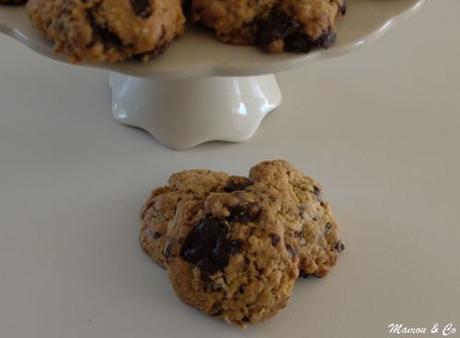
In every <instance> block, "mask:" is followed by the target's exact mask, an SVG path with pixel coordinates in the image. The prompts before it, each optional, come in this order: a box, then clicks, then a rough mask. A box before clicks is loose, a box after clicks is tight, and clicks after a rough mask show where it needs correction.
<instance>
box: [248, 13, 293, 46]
mask: <svg viewBox="0 0 460 338" xmlns="http://www.w3.org/2000/svg"><path fill="white" fill-rule="evenodd" d="M299 26H300V25H299V23H298V22H297V21H295V20H293V19H291V18H290V17H289V16H287V15H286V14H284V13H282V12H279V13H276V14H274V15H271V16H270V17H269V18H268V19H266V20H264V21H261V22H259V23H258V24H257V33H256V43H257V44H259V45H262V46H266V45H269V44H270V43H271V42H272V41H274V40H277V39H284V38H285V37H287V36H289V35H291V34H294V32H295V31H296V30H297V28H299Z"/></svg>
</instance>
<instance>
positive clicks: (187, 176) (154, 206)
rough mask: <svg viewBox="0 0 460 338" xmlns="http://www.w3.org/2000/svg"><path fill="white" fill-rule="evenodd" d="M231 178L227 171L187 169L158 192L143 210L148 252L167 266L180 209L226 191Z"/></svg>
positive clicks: (144, 241)
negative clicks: (171, 228)
mask: <svg viewBox="0 0 460 338" xmlns="http://www.w3.org/2000/svg"><path fill="white" fill-rule="evenodd" d="M228 179H229V176H228V175H227V174H225V173H223V172H216V171H210V170H200V169H196V170H186V171H182V172H179V173H176V174H173V175H172V176H171V177H170V178H169V181H168V183H169V184H168V185H167V186H164V187H160V188H157V189H154V190H153V191H152V193H151V195H150V197H149V198H148V200H147V202H146V203H145V205H144V207H143V208H142V211H141V231H140V238H139V241H140V245H141V247H142V248H143V249H144V251H145V253H146V254H147V255H148V256H150V257H151V258H152V259H153V261H154V262H156V263H157V264H159V265H160V266H162V267H166V261H165V258H164V255H163V253H164V246H165V241H166V237H167V232H168V225H169V223H170V222H171V221H172V220H173V219H174V217H175V214H176V210H177V208H178V207H179V206H180V205H181V204H183V203H185V202H187V201H190V200H193V201H196V202H197V203H200V202H201V201H203V200H204V198H205V197H206V196H207V195H208V194H209V193H211V192H214V191H223V190H224V188H225V186H226V184H227V181H228ZM229 183H230V182H229Z"/></svg>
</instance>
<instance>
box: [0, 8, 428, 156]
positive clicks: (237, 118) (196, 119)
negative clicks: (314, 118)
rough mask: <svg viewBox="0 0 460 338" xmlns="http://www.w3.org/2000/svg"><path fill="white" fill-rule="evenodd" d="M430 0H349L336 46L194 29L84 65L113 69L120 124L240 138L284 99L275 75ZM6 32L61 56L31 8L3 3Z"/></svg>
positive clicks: (178, 143)
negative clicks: (231, 38) (258, 41)
mask: <svg viewBox="0 0 460 338" xmlns="http://www.w3.org/2000/svg"><path fill="white" fill-rule="evenodd" d="M424 1H425V0H390V1H379V0H349V1H348V9H349V10H348V13H347V15H346V16H345V17H344V18H341V19H340V20H339V22H338V25H337V27H336V32H337V35H338V40H337V43H336V44H335V45H334V46H332V47H331V48H329V49H327V50H317V51H314V52H312V53H310V54H301V55H299V54H288V53H283V54H276V55H268V54H264V53H262V52H260V51H259V50H258V49H257V48H254V47H240V46H231V45H225V44H222V43H219V42H218V41H216V40H215V39H214V38H213V37H212V36H210V34H208V33H207V32H203V31H201V30H197V29H194V28H188V29H187V32H186V34H185V35H184V36H183V37H182V38H180V39H178V40H177V41H174V42H173V43H172V45H171V47H170V48H169V49H168V50H167V51H166V52H165V54H163V55H161V56H160V57H158V58H156V59H154V60H152V61H151V62H149V63H146V64H142V63H138V62H123V63H120V64H114V65H110V64H94V65H91V64H79V65H78V66H85V67H97V68H104V69H107V70H109V71H110V72H109V84H110V88H111V91H112V112H113V117H114V118H115V120H116V121H118V122H120V123H122V124H124V125H128V126H134V127H138V128H142V129H144V130H146V131H147V132H148V133H150V134H151V135H152V136H153V137H155V138H156V139H157V140H158V141H159V142H161V143H162V144H164V145H165V146H167V147H170V148H173V149H187V148H190V147H193V146H196V145H198V144H200V143H203V142H208V141H214V140H221V141H229V142H241V141H245V140H247V139H248V138H250V137H251V136H252V135H254V133H255V132H256V131H257V129H258V127H259V125H260V123H261V122H262V120H263V118H264V117H265V116H266V115H267V114H268V113H269V112H270V111H272V110H273V109H275V108H276V107H277V106H279V105H280V104H281V101H282V97H281V92H280V89H279V86H278V83H277V81H276V79H275V76H274V75H273V74H274V73H277V72H280V71H284V70H288V69H294V68H296V67H301V66H305V65H306V64H308V63H310V62H312V61H317V60H321V59H325V58H329V57H337V56H341V55H344V54H347V53H349V52H352V51H353V50H355V49H357V48H359V47H361V46H363V45H365V44H367V43H369V42H371V41H373V40H375V39H377V38H378V37H380V36H382V35H383V34H384V33H385V32H386V31H387V30H388V29H389V28H390V27H392V26H393V25H394V24H395V23H396V22H398V21H400V20H402V19H404V18H407V17H408V16H409V15H410V14H412V13H414V12H415V11H416V10H417V9H418V8H420V7H421V5H422V4H423V3H424ZM0 32H2V33H5V34H7V35H9V36H11V37H13V38H15V39H17V40H19V41H20V42H22V43H24V44H25V45H27V46H28V47H30V48H32V49H33V50H35V51H36V52H38V53H40V54H42V55H44V56H47V57H50V58H53V59H55V60H57V61H61V62H66V60H65V59H64V58H63V57H61V56H59V55H55V54H54V53H53V51H52V46H51V44H50V43H49V42H48V41H46V40H45V39H44V38H43V37H42V36H41V35H40V34H39V33H38V32H36V31H35V30H34V29H33V28H32V26H31V24H30V23H29V22H28V19H27V17H26V13H25V10H24V8H22V7H2V8H1V11H0Z"/></svg>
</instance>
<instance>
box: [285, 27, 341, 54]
mask: <svg viewBox="0 0 460 338" xmlns="http://www.w3.org/2000/svg"><path fill="white" fill-rule="evenodd" d="M335 40H336V34H335V33H334V32H333V31H327V32H325V33H323V34H322V35H321V36H320V37H319V38H318V39H316V40H313V39H312V38H310V37H309V36H308V35H306V34H301V33H295V34H292V35H290V36H288V37H286V39H285V40H284V46H285V49H286V50H287V51H288V52H293V53H308V52H310V51H311V50H312V49H315V48H329V47H330V46H331V45H332V44H333V43H334V42H335Z"/></svg>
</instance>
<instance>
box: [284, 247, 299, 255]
mask: <svg viewBox="0 0 460 338" xmlns="http://www.w3.org/2000/svg"><path fill="white" fill-rule="evenodd" d="M286 250H287V251H288V252H289V254H290V255H291V256H292V257H295V256H297V253H296V252H295V250H294V248H293V247H292V246H290V245H289V244H286Z"/></svg>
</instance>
